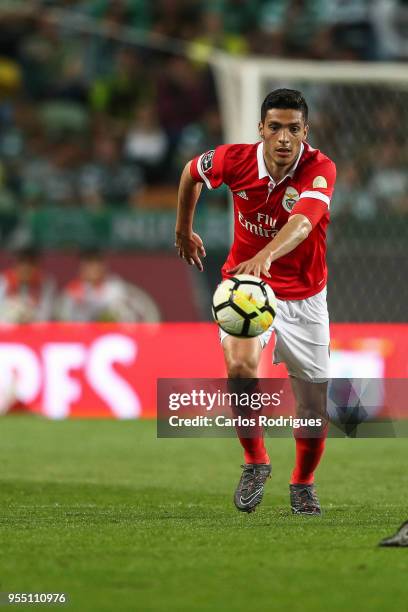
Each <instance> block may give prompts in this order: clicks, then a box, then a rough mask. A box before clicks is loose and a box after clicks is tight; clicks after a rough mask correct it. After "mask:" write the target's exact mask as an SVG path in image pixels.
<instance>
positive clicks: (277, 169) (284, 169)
mask: <svg viewBox="0 0 408 612" xmlns="http://www.w3.org/2000/svg"><path fill="white" fill-rule="evenodd" d="M264 160H265V166H266V169H267V171H268V172H269V176H271V177H272V178H273V180H274V181H275V183H279V181H281V180H282V179H283V178H284V177H285V176H286V175H287V174H288V173H289V172H290V169H291V168H293V166H294V165H295V163H296V160H295V161H293V162H291V163H290V164H287V165H286V166H280V165H279V166H278V164H275V163H274V162H273V161H272V160H270V159H268V156H267V154H266V152H265V153H264Z"/></svg>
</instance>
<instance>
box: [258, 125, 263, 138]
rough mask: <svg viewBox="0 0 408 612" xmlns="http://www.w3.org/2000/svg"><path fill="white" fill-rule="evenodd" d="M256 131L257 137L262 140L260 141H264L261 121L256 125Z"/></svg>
mask: <svg viewBox="0 0 408 612" xmlns="http://www.w3.org/2000/svg"><path fill="white" fill-rule="evenodd" d="M258 130H259V136H260V137H261V138H262V140H263V139H264V133H263V123H262V121H260V122H259V123H258Z"/></svg>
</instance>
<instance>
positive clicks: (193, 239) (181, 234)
mask: <svg viewBox="0 0 408 612" xmlns="http://www.w3.org/2000/svg"><path fill="white" fill-rule="evenodd" d="M190 163H191V162H188V164H186V166H185V168H184V170H183V172H182V175H181V178H180V185H179V191H178V204H177V221H176V240H175V245H174V246H175V247H176V249H177V251H178V254H179V257H181V258H182V259H184V260H185V261H186V262H187V263H188V264H189V265H190V266H194V265H195V266H197V268H198V269H199V270H200V272H202V271H203V264H202V262H201V259H200V257H205V248H204V244H203V241H202V240H201V238H200V236H199V235H198V234H196V233H195V232H193V220H194V211H195V207H196V205H197V201H198V198H199V197H200V193H201V189H202V183H198V182H196V181H195V180H194V179H193V178H192V176H191V174H190Z"/></svg>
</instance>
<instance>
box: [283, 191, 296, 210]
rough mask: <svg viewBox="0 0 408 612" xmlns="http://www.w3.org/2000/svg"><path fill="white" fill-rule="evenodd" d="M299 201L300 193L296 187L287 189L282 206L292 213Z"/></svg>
mask: <svg viewBox="0 0 408 612" xmlns="http://www.w3.org/2000/svg"><path fill="white" fill-rule="evenodd" d="M298 199H299V193H298V192H297V191H296V189H295V188H294V187H286V191H285V193H284V196H283V200H282V206H283V208H284V209H285V210H287V211H288V212H291V211H292V208H293V207H294V205H295V204H296V202H297V201H298Z"/></svg>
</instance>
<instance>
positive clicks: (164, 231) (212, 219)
mask: <svg viewBox="0 0 408 612" xmlns="http://www.w3.org/2000/svg"><path fill="white" fill-rule="evenodd" d="M230 218H231V217H230V214H229V213H228V212H227V211H223V210H212V211H203V212H200V213H198V214H197V216H196V226H195V227H196V230H197V232H199V233H200V235H201V236H202V238H203V240H204V241H205V244H206V248H207V249H209V250H225V249H227V248H228V247H229V245H230V235H231V227H230V225H231V224H230ZM26 222H27V224H28V226H29V228H28V229H29V230H30V233H31V234H32V237H33V240H34V241H35V243H36V244H38V245H39V246H40V247H42V248H51V249H53V248H54V249H64V248H69V247H83V246H85V247H86V246H90V245H92V246H101V247H103V248H111V249H141V250H144V251H145V250H157V249H169V250H172V249H173V248H174V224H175V212H173V211H141V210H134V211H128V210H120V211H114V210H107V211H103V212H97V213H96V212H90V211H86V210H81V209H77V208H69V209H67V208H65V209H56V208H49V209H42V210H37V211H35V212H32V213H30V215H29V217H28V218H27V220H26Z"/></svg>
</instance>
